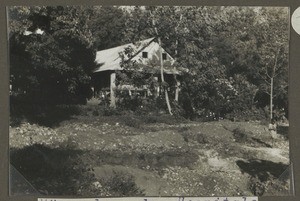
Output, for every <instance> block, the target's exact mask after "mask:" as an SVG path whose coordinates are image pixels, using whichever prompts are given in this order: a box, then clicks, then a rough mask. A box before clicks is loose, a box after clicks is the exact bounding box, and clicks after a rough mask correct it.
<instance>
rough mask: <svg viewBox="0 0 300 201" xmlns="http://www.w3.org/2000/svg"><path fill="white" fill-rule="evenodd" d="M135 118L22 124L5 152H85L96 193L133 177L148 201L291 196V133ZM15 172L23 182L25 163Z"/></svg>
mask: <svg viewBox="0 0 300 201" xmlns="http://www.w3.org/2000/svg"><path fill="white" fill-rule="evenodd" d="M139 118H140V117H138V116H134V115H131V116H128V117H124V116H123V117H120V116H107V117H103V116H74V117H73V118H72V119H69V120H66V121H64V122H62V123H61V124H60V125H59V126H57V127H55V128H48V127H43V126H40V125H36V124H29V123H22V124H21V125H19V126H16V127H11V128H10V146H11V150H13V151H12V153H14V151H16V150H22V149H24V148H26V147H28V146H32V145H33V144H42V145H44V146H46V147H51V148H52V149H57V148H59V147H60V146H62V145H63V146H67V147H69V148H72V149H73V150H77V151H80V152H84V154H83V155H84V156H85V157H83V158H84V160H85V162H86V163H89V164H90V165H91V166H92V169H93V173H94V175H95V177H96V179H97V180H98V181H99V183H97V184H99V186H100V187H101V186H102V185H103V184H101V181H103V180H105V179H106V178H109V177H111V175H113V174H115V173H116V172H121V173H124V174H126V175H132V176H133V179H134V182H135V184H136V186H137V187H138V188H139V189H141V190H142V191H143V194H144V195H145V196H239V195H248V196H250V195H259V196H261V195H288V194H289V193H290V186H289V185H290V183H289V182H290V180H289V162H290V161H289V143H288V139H287V136H286V133H287V128H288V127H282V128H281V130H280V133H279V134H278V137H277V138H276V139H272V138H271V135H270V133H269V131H268V130H267V126H265V125H262V124H261V123H260V122H231V121H227V120H222V121H213V122H196V121H186V122H177V123H173V124H172V123H161V122H153V123H149V122H147V123H145V122H143V121H140V120H139ZM128 119H131V121H133V122H137V123H130V122H131V121H129V123H128ZM90 153H92V154H90ZM46 157H47V156H46ZM49 160H50V161H49V163H51V162H54V161H51V159H49ZM56 162H57V161H56ZM14 166H15V168H16V169H17V170H18V171H19V172H20V173H21V174H23V175H25V176H26V170H25V169H24V168H23V169H22V163H15V164H14ZM26 179H27V180H29V181H30V178H28V177H27V178H26ZM40 179H43V178H40ZM33 183H34V182H33ZM45 190H46V189H44V190H43V191H45ZM41 191H42V190H41ZM41 191H40V192H41ZM48 191H49V190H48ZM48 191H47V192H48ZM46 194H47V193H46Z"/></svg>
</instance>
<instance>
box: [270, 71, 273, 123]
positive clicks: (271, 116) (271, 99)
mask: <svg viewBox="0 0 300 201" xmlns="http://www.w3.org/2000/svg"><path fill="white" fill-rule="evenodd" d="M270 84H271V89H270V121H272V119H273V85H274V78H273V77H271V83H270Z"/></svg>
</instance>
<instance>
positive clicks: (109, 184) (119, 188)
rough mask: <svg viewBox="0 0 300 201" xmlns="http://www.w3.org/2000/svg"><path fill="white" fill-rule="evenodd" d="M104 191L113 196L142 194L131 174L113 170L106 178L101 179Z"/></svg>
mask: <svg viewBox="0 0 300 201" xmlns="http://www.w3.org/2000/svg"><path fill="white" fill-rule="evenodd" d="M101 184H103V186H104V188H106V191H107V192H108V193H109V194H110V195H113V196H116V197H118V196H143V195H144V193H143V190H141V189H139V188H138V186H137V185H136V183H135V179H134V177H133V176H132V175H131V174H128V173H125V172H115V171H114V172H113V175H112V176H111V177H109V178H108V179H102V180H101Z"/></svg>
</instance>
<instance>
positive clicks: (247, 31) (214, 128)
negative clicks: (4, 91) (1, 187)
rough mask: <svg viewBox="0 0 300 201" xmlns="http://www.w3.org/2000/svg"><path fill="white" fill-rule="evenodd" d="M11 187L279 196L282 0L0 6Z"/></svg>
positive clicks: (289, 186)
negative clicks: (270, 2) (275, 0)
mask: <svg viewBox="0 0 300 201" xmlns="http://www.w3.org/2000/svg"><path fill="white" fill-rule="evenodd" d="M7 16H8V18H7V26H8V36H9V47H8V48H9V51H8V52H9V71H10V74H9V81H10V83H9V96H10V100H9V101H10V102H9V103H10V117H9V118H10V121H9V122H10V125H9V149H10V154H9V157H10V167H9V168H10V171H9V172H10V184H9V190H10V195H11V196H20V195H34V196H74V197H143V196H164V197H167V196H168V197H169V196H199V197H209V196H288V195H293V178H292V170H293V169H292V166H291V165H290V164H291V161H290V150H289V146H290V145H289V134H288V133H289V132H288V131H289V100H288V89H289V34H290V14H289V8H288V7H266V6H265V7H258V6H253V7H249V6H100V5H99V6H82V5H76V6H8V7H7Z"/></svg>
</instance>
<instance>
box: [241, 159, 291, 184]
mask: <svg viewBox="0 0 300 201" xmlns="http://www.w3.org/2000/svg"><path fill="white" fill-rule="evenodd" d="M236 164H237V165H238V166H239V168H240V169H241V171H242V172H243V173H245V172H246V173H248V174H249V175H251V176H252V177H255V178H258V179H259V180H260V181H262V182H264V181H267V180H268V179H270V178H271V177H273V178H275V179H278V178H280V176H281V175H282V174H283V173H284V171H285V170H286V169H287V168H288V167H289V166H288V165H285V164H283V163H274V162H272V161H266V160H249V161H247V162H245V161H242V160H238V161H237V162H236Z"/></svg>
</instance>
